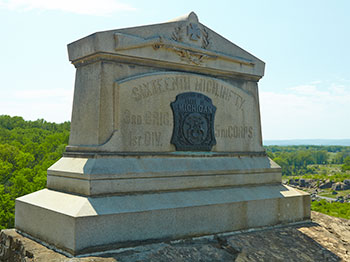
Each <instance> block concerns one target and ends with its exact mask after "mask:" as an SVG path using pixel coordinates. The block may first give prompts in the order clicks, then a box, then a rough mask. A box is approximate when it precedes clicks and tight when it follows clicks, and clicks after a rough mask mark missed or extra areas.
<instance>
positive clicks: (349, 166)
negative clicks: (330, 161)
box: [341, 156, 350, 172]
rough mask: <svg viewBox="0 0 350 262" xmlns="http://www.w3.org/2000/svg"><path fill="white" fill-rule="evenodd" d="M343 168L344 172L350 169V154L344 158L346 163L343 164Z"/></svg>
mask: <svg viewBox="0 0 350 262" xmlns="http://www.w3.org/2000/svg"><path fill="white" fill-rule="evenodd" d="M341 169H342V171H343V172H345V171H347V170H350V156H347V157H345V158H344V164H343V165H342V167H341Z"/></svg>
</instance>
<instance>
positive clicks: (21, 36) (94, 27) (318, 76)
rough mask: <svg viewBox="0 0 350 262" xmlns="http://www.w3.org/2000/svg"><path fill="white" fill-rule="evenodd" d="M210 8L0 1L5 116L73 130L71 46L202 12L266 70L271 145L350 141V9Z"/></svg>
mask: <svg viewBox="0 0 350 262" xmlns="http://www.w3.org/2000/svg"><path fill="white" fill-rule="evenodd" d="M126 3H127V4H126ZM199 3H200V4H199ZM210 3H211V2H209V1H208V2H206V1H201V2H198V1H192V2H188V1H180V2H179V1H177V2H176V3H175V2H170V3H167V5H164V3H163V2H161V1H148V2H142V1H139V0H133V1H128V2H126V1H119V0H101V1H99V2H98V3H97V2H95V1H82V0H75V1H70V2H68V1H62V0H61V1H58V0H52V1H41V0H26V1H24V0H0V17H1V18H0V19H1V22H2V25H3V27H2V28H1V32H2V35H3V38H4V39H5V40H4V41H1V42H0V47H1V50H2V51H3V53H2V63H0V70H1V72H3V77H2V85H1V87H0V91H1V96H0V97H1V98H0V114H5V115H10V116H15V115H19V116H22V117H23V118H24V119H26V120H32V121H34V120H36V119H45V120H46V121H48V122H64V121H70V118H71V110H72V102H73V90H74V80H75V68H74V66H73V65H71V64H70V62H69V61H68V55H67V50H66V49H67V44H69V43H71V42H74V41H76V40H78V39H81V38H83V37H85V36H87V35H90V34H92V33H94V32H97V31H106V30H111V29H118V28H126V27H135V26H142V25H146V24H158V23H163V22H166V21H169V20H171V19H173V18H176V17H179V16H182V15H184V14H188V13H189V12H191V11H194V12H195V13H196V14H197V15H198V18H199V21H200V23H202V24H204V25H206V26H208V27H209V28H211V29H212V30H214V31H215V32H217V33H219V34H220V35H222V36H223V37H225V38H226V39H228V40H229V41H231V42H232V43H234V44H236V45H238V46H239V47H241V48H243V49H244V50H246V51H248V52H249V53H251V54H252V55H254V56H256V57H258V58H259V59H261V60H263V61H264V62H265V63H266V68H265V76H264V77H263V78H262V79H261V80H260V81H259V97H260V98H259V99H260V114H261V124H262V137H263V140H276V139H277V140H286V139H305V137H307V138H310V139H344V137H346V138H348V137H349V136H350V135H349V131H348V130H350V121H347V119H348V116H349V115H350V105H349V101H350V67H349V66H348V64H347V61H350V52H348V46H349V45H350V35H349V34H345V33H344V32H346V31H347V30H348V27H349V25H350V17H349V16H348V14H347V11H346V10H349V9H350V2H348V1H345V0H340V1H337V2H336V3H331V2H327V1H316V0H310V1H307V2H305V1H302V0H296V1H293V2H281V1H277V0H268V1H266V2H264V3H262V2H261V1H258V0H253V1H250V2H243V1H218V2H216V4H215V5H212V4H210ZM154 6H157V8H154ZM296 17H297V19H296Z"/></svg>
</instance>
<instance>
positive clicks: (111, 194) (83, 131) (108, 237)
mask: <svg viewBox="0 0 350 262" xmlns="http://www.w3.org/2000/svg"><path fill="white" fill-rule="evenodd" d="M68 53H69V59H70V61H71V62H72V63H73V64H74V66H75V67H76V79H75V80H76V81H75V87H74V100H73V110H72V121H71V132H70V139H69V145H68V146H67V148H66V152H65V154H64V156H63V158H62V159H60V160H59V161H58V162H57V163H56V164H54V165H53V166H52V167H50V168H49V169H48V179H47V187H48V189H44V190H41V191H38V192H34V193H32V194H29V195H26V196H22V197H20V198H18V199H17V200H16V212H15V227H16V229H18V230H20V231H21V232H25V233H27V234H29V235H31V236H32V237H36V238H38V239H41V240H42V241H46V242H47V243H50V244H51V245H54V246H55V247H56V248H60V249H63V250H65V251H66V252H70V253H71V254H74V255H76V254H85V253H89V252H91V251H92V250H94V251H96V250H106V248H107V247H110V246H111V245H113V246H114V247H115V246H118V248H120V247H121V246H123V245H124V244H125V243H130V242H135V241H149V240H153V239H158V241H160V240H164V239H171V240H174V239H179V238H184V237H194V236H202V235H207V234H217V233H222V232H230V231H233V230H242V229H247V228H256V227H262V226H272V225H277V224H281V223H282V224H283V223H292V222H296V221H304V220H308V219H309V218H310V208H309V207H310V196H309V195H308V194H307V193H305V192H300V191H298V190H295V189H292V188H289V187H288V186H283V185H281V169H280V167H279V166H278V165H276V164H275V163H274V162H273V161H271V160H270V159H269V158H268V157H267V155H266V152H265V150H264V148H263V146H262V136H261V123H260V109H259V95H258V81H259V80H260V79H261V77H262V76H263V74H264V67H265V64H264V62H262V61H261V60H259V59H258V58H256V57H254V56H253V55H251V54H249V53H248V52H246V51H244V50H243V49H241V48H239V47H238V46H236V45H235V44H233V43H231V42H230V41H228V40H226V39H225V38H224V37H222V36H220V35H218V34H217V33H215V32H213V31H212V30H210V29H209V28H207V27H206V26H204V25H203V24H201V23H199V21H198V17H197V16H196V15H195V14H194V13H191V14H189V15H187V16H185V17H184V18H182V19H177V20H175V21H172V22H167V23H162V24H156V25H149V26H140V27H134V28H125V29H117V30H110V31H104V32H97V33H95V34H92V35H89V36H87V37H85V38H82V39H80V40H78V41H75V42H73V43H71V44H69V45H68ZM173 247H175V246H173V245H171V247H169V249H171V250H172V248H173ZM208 250H209V251H210V250H211V249H208ZM209 251H208V252H209ZM162 252H163V251H162ZM162 252H161V253H160V254H163V253H164V252H165V251H164V252H163V253H162ZM174 252H175V253H176V252H179V255H175V257H181V254H182V253H181V252H184V255H185V254H187V251H186V249H184V250H182V251H179V250H177V249H176V250H175V251H174ZM209 253H210V252H209ZM153 255H154V254H153ZM159 256H161V255H159ZM208 257H211V255H209V254H208ZM213 259H214V258H213ZM222 259H224V258H222Z"/></svg>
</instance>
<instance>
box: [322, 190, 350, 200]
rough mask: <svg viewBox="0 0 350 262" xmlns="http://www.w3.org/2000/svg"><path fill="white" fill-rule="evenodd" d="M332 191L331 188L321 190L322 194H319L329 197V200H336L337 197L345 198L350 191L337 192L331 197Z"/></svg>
mask: <svg viewBox="0 0 350 262" xmlns="http://www.w3.org/2000/svg"><path fill="white" fill-rule="evenodd" d="M332 192H333V190H332V189H331V188H327V189H323V190H322V192H320V193H319V195H320V196H324V197H331V198H337V197H339V196H343V197H344V196H346V195H350V189H348V190H342V191H337V193H338V194H336V195H332Z"/></svg>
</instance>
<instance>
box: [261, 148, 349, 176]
mask: <svg viewBox="0 0 350 262" xmlns="http://www.w3.org/2000/svg"><path fill="white" fill-rule="evenodd" d="M265 148H266V152H267V155H268V156H269V157H270V158H271V159H272V160H273V161H275V162H276V163H277V164H278V165H280V166H281V168H282V174H283V175H287V176H289V175H303V174H309V173H313V172H314V169H313V168H312V167H310V165H315V164H318V165H325V164H339V165H342V170H343V171H346V170H350V147H348V146H266V147H265ZM348 168H349V169H348Z"/></svg>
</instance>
